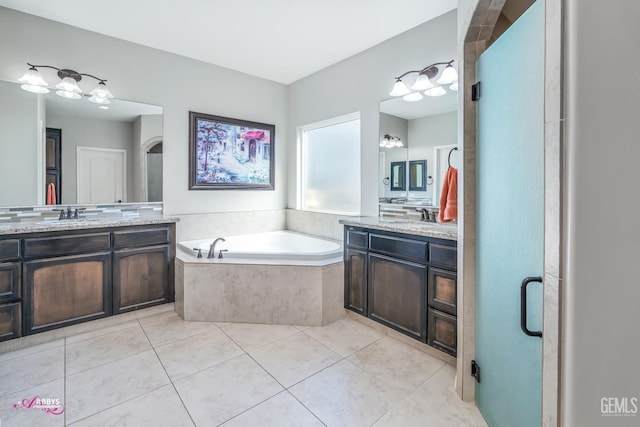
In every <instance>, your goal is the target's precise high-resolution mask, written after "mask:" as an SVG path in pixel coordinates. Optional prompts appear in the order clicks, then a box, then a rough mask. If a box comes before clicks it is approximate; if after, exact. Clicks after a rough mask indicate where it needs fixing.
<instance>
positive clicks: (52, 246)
mask: <svg viewBox="0 0 640 427" xmlns="http://www.w3.org/2000/svg"><path fill="white" fill-rule="evenodd" d="M110 246H111V239H110V236H109V233H93V234H79V235H74V236H60V237H44V238H40V239H25V240H24V256H25V258H31V257H52V256H56V255H73V254H80V253H85V252H99V251H106V250H109V247H110Z"/></svg>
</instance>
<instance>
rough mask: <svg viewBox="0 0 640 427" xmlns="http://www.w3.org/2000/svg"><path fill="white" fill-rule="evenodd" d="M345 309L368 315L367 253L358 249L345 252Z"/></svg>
mask: <svg viewBox="0 0 640 427" xmlns="http://www.w3.org/2000/svg"><path fill="white" fill-rule="evenodd" d="M344 257H345V272H346V276H345V287H344V302H345V307H347V308H348V309H350V310H353V311H355V312H356V313H360V314H362V315H365V316H366V314H367V253H366V252H363V251H360V250H357V249H346V250H345V255H344Z"/></svg>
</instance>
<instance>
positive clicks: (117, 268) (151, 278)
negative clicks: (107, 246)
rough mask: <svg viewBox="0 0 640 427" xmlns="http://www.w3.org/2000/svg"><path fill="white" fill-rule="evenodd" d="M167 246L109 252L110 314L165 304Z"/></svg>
mask: <svg viewBox="0 0 640 427" xmlns="http://www.w3.org/2000/svg"><path fill="white" fill-rule="evenodd" d="M169 255H170V246H169V245H161V246H152V247H148V248H136V249H122V250H118V251H114V252H113V263H114V264H113V312H114V314H117V313H123V312H126V311H131V310H137V309H139V308H144V307H148V306H151V305H156V304H163V303H165V302H169V259H170V258H169Z"/></svg>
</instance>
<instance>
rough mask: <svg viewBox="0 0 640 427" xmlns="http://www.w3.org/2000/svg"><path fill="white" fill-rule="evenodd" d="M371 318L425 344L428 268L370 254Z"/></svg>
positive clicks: (369, 313)
mask: <svg viewBox="0 0 640 427" xmlns="http://www.w3.org/2000/svg"><path fill="white" fill-rule="evenodd" d="M368 262H369V295H368V299H369V306H368V316H369V317H370V318H372V319H375V320H377V321H379V322H380V323H383V324H385V325H387V326H390V327H392V328H394V329H396V330H398V331H400V332H402V333H404V334H406V335H409V336H411V337H414V338H416V339H419V340H420V341H422V342H425V341H426V315H427V310H426V301H427V298H426V290H427V268H426V267H425V266H424V265H421V264H416V263H413V262H409V261H404V260H400V259H396V258H392V257H387V256H384V255H377V254H372V253H369V259H368Z"/></svg>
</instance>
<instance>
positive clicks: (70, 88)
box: [56, 77, 82, 96]
mask: <svg viewBox="0 0 640 427" xmlns="http://www.w3.org/2000/svg"><path fill="white" fill-rule="evenodd" d="M56 87H57V88H58V89H60V90H62V91H65V92H75V93H81V92H82V89H80V86H78V82H76V81H75V80H74V79H72V78H71V77H65V78H64V79H62V81H61V82H60V83H58V84H57V85H56ZM56 93H57V92H56ZM61 96H62V95H61Z"/></svg>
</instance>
